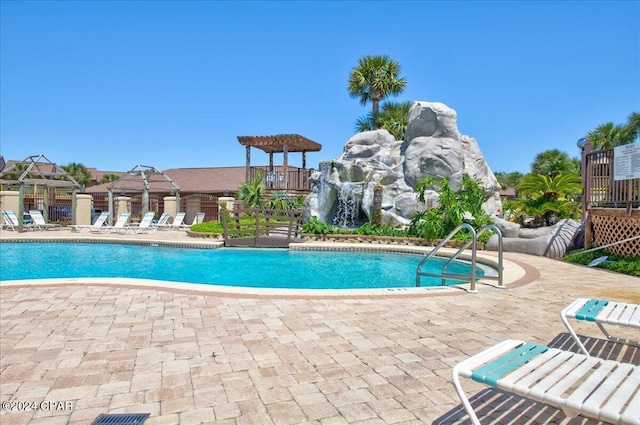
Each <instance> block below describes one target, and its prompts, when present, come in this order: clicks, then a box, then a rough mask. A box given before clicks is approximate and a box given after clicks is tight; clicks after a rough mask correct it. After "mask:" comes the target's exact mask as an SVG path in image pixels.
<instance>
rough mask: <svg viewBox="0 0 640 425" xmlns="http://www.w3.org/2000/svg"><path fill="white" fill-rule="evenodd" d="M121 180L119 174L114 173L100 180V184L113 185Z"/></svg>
mask: <svg viewBox="0 0 640 425" xmlns="http://www.w3.org/2000/svg"><path fill="white" fill-rule="evenodd" d="M119 178H120V176H119V175H117V174H113V173H109V174H105V175H104V176H102V178H101V179H100V184H104V183H111V182H114V181H116V180H118V179H119Z"/></svg>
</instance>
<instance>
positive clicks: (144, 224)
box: [125, 212, 156, 233]
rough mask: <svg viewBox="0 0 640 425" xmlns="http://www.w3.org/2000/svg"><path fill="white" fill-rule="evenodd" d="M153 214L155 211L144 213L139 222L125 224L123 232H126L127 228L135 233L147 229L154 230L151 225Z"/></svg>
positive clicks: (146, 230)
mask: <svg viewBox="0 0 640 425" xmlns="http://www.w3.org/2000/svg"><path fill="white" fill-rule="evenodd" d="M155 215H156V213H154V212H148V213H145V214H144V216H143V217H142V220H140V224H136V225H127V226H125V228H126V231H125V233H126V232H128V231H129V230H133V231H134V232H135V233H144V232H148V231H149V230H151V231H154V232H155V231H156V228H155V227H153V226H151V223H152V222H153V217H155Z"/></svg>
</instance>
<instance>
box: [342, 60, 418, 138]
mask: <svg viewBox="0 0 640 425" xmlns="http://www.w3.org/2000/svg"><path fill="white" fill-rule="evenodd" d="M400 71H401V69H400V64H399V63H398V62H396V61H395V60H393V59H391V58H390V57H389V56H387V55H373V56H372V55H369V56H364V57H362V58H360V59H359V60H358V65H356V66H355V67H353V68H352V69H351V74H350V76H349V81H348V83H347V88H348V90H349V95H350V96H351V97H353V98H359V99H360V104H361V105H363V106H364V105H366V104H367V102H371V104H372V123H373V126H374V129H375V128H377V127H376V117H377V116H378V104H379V103H380V101H382V100H383V99H385V98H386V97H387V96H389V95H398V94H400V93H402V91H403V90H404V89H405V87H406V86H407V82H406V80H405V79H404V78H401V77H400Z"/></svg>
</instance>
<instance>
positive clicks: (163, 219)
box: [151, 212, 171, 229]
mask: <svg viewBox="0 0 640 425" xmlns="http://www.w3.org/2000/svg"><path fill="white" fill-rule="evenodd" d="M169 218H171V214H169V213H166V212H165V213H162V215H160V218H159V219H158V222H157V223H151V226H153V227H155V228H156V229H164V228H165V227H167V223H168V222H169Z"/></svg>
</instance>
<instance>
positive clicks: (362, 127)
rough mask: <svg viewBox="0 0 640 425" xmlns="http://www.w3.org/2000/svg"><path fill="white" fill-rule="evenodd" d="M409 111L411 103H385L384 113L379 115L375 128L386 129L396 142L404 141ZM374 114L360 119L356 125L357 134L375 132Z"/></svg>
mask: <svg viewBox="0 0 640 425" xmlns="http://www.w3.org/2000/svg"><path fill="white" fill-rule="evenodd" d="M409 109H411V102H385V103H383V104H382V111H380V113H379V114H378V119H377V123H376V125H375V128H384V129H385V130H387V131H388V132H389V133H391V134H392V135H393V137H395V139H396V140H404V134H405V132H406V131H407V124H408V122H409V120H408V118H409ZM373 129H374V125H373V114H372V113H369V114H367V115H366V116H362V117H360V118H358V120H357V121H356V125H355V130H356V131H357V132H359V133H360V132H363V131H369V130H373Z"/></svg>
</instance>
